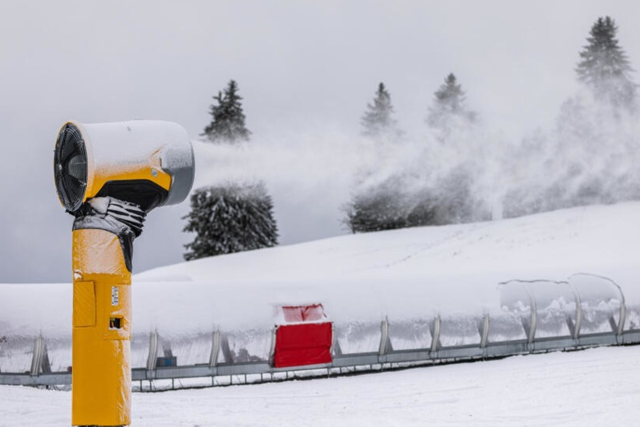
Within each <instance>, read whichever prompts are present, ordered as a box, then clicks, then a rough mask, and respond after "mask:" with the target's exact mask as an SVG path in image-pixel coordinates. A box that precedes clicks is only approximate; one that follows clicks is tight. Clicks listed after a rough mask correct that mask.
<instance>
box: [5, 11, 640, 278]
mask: <svg viewBox="0 0 640 427" xmlns="http://www.w3.org/2000/svg"><path fill="white" fill-rule="evenodd" d="M0 7H1V13H0V32H2V37H0V61H1V67H0V70H1V76H0V95H1V98H0V126H1V129H2V131H3V140H2V142H1V144H2V148H3V154H4V155H3V157H2V158H3V160H4V161H3V164H2V167H0V178H1V180H0V200H1V202H0V203H1V208H0V237H1V238H2V240H3V244H2V245H1V246H0V260H1V261H0V266H1V268H0V282H60V281H69V280H70V277H71V274H70V270H71V225H72V217H71V216H70V215H68V214H66V213H65V212H64V209H63V208H62V207H61V205H60V203H59V201H58V199H57V196H56V192H55V187H54V183H53V173H52V163H53V146H54V142H55V137H56V135H57V132H58V130H59V128H60V127H61V126H62V124H63V123H64V122H65V121H67V120H69V119H75V120H79V121H81V122H86V123H92V122H106V121H121V120H130V119H159V120H169V121H174V122H177V123H179V124H181V125H182V126H184V127H185V129H186V130H187V132H188V133H189V134H190V135H191V137H192V139H193V140H194V141H196V140H198V139H199V135H200V133H201V132H202V130H203V129H204V127H205V126H206V125H207V124H208V123H209V121H210V116H209V114H208V110H209V106H210V105H211V104H212V102H213V99H212V96H214V95H216V94H217V93H218V91H219V90H222V89H223V87H224V86H225V85H226V84H227V82H228V81H229V80H230V79H235V80H236V81H237V82H238V84H239V88H240V95H241V96H242V97H243V98H244V99H243V108H244V112H245V114H246V117H247V126H248V128H249V129H250V130H251V131H252V133H253V135H252V140H251V142H250V143H248V144H243V145H241V146H238V147H230V146H214V145H211V144H206V143H199V142H196V143H195V150H196V167H197V174H196V183H195V186H194V188H195V187H197V186H200V185H207V184H211V183H215V182H220V181H224V180H228V179H230V178H232V179H237V178H243V179H244V178H254V177H257V178H260V179H263V180H264V181H265V183H266V185H267V187H268V189H269V192H270V194H271V195H272V197H273V201H274V206H275V214H276V219H277V222H278V227H279V230H280V243H281V244H291V243H296V242H302V241H306V240H311V239H317V238H323V237H328V236H335V235H339V234H345V233H348V229H347V228H346V227H345V226H344V224H343V223H342V219H343V217H344V212H343V207H344V204H345V203H346V202H347V201H348V199H349V195H350V194H351V192H352V191H353V185H354V177H355V174H356V173H357V172H358V171H360V170H362V169H363V168H365V169H366V168H371V167H372V166H373V165H379V164H380V159H385V163H384V165H385V166H384V168H386V170H382V171H381V172H380V175H377V176H383V175H384V174H385V173H389V174H391V173H393V172H394V170H395V168H394V165H401V167H404V166H405V165H406V164H407V161H409V160H411V159H414V165H415V167H416V169H417V170H419V169H421V167H422V165H423V163H421V162H420V161H419V160H421V159H423V158H424V157H421V156H422V155H423V154H421V153H423V152H424V147H425V145H424V143H425V141H427V142H428V141H430V139H431V138H432V137H431V136H430V135H429V133H428V132H427V131H426V130H425V123H424V120H425V117H426V115H427V111H428V108H429V106H430V105H431V103H432V101H433V93H434V92H435V91H436V90H437V89H438V87H439V86H440V85H441V84H442V81H443V79H444V77H445V76H446V75H447V74H449V73H450V72H453V73H455V75H456V77H457V78H458V81H459V82H460V83H461V84H462V87H463V89H464V90H465V91H466V94H467V105H468V107H469V108H470V109H472V110H473V111H475V112H477V113H478V115H479V117H480V119H481V123H482V130H481V131H478V132H476V133H474V134H472V135H469V134H467V135H461V136H460V138H459V139H458V141H459V142H460V143H461V144H463V143H462V142H461V141H467V142H465V143H464V144H463V145H462V148H461V149H460V150H459V153H463V154H461V156H462V157H460V156H454V158H453V159H452V158H451V152H442V153H439V152H431V153H430V154H429V161H428V162H429V163H428V165H429V167H430V168H431V169H433V168H436V172H437V168H438V167H440V166H441V167H442V168H443V169H447V168H449V167H450V166H451V164H452V162H453V163H455V162H459V161H467V160H469V161H470V160H471V159H473V160H476V161H478V164H480V163H481V164H483V165H484V166H483V168H482V172H481V173H479V174H478V175H477V176H476V178H477V179H476V183H477V184H476V191H477V192H478V194H479V196H478V198H479V199H480V200H483V201H486V203H487V206H488V208H489V210H491V211H496V210H497V211H503V210H504V209H505V207H504V206H502V203H503V200H504V199H505V196H506V195H507V194H509V193H510V192H512V191H514V189H516V188H529V189H531V188H537V185H538V183H539V180H544V179H549V176H550V174H549V171H561V170H563V167H564V166H565V165H564V164H562V163H558V164H553V163H552V164H549V163H548V162H546V160H548V159H550V158H551V159H552V158H553V156H550V153H552V152H551V151H549V150H551V149H549V150H547V151H545V150H540V149H539V148H540V147H541V146H543V147H544V146H547V145H548V144H550V141H552V140H553V137H552V136H549V135H550V133H551V132H552V130H553V129H555V126H556V120H557V118H558V116H559V114H560V111H561V106H562V105H563V103H564V102H565V101H566V100H567V99H568V98H569V97H572V96H575V95H576V94H577V93H578V94H579V93H580V87H579V85H578V83H577V79H576V74H575V66H576V63H577V62H578V60H579V56H578V52H579V51H580V50H581V49H582V47H583V46H585V44H586V37H587V36H588V32H589V29H590V28H591V26H592V24H593V22H594V21H595V20H596V19H597V18H598V17H600V16H605V15H609V16H611V17H612V18H614V19H615V20H616V23H617V25H618V28H619V31H618V33H617V38H618V40H619V41H620V45H621V47H622V48H623V49H624V51H625V52H626V53H627V55H628V58H629V60H630V62H631V65H632V66H636V67H637V66H638V64H639V63H640V29H639V28H638V27H637V26H636V25H635V19H634V18H635V17H637V16H639V13H640V4H636V3H634V2H629V1H577V0H576V1H565V2H561V3H559V2H552V1H536V2H533V1H531V2H513V1H485V2H482V3H481V4H478V2H473V1H471V0H469V1H455V2H448V3H447V4H441V3H439V4H436V2H430V1H428V2H419V1H393V2H391V1H389V2H375V1H349V2H341V1H333V0H329V1H322V2H296V1H271V2H261V1H258V0H255V1H248V0H247V1H215V2H208V1H182V2H168V1H111V2H103V3H97V2H87V1H57V2H55V4H54V3H53V2H44V1H39V2H37V1H27V2H20V3H18V2H8V1H3V2H2V3H1V4H0ZM634 77H636V78H635V80H636V82H637V81H638V78H637V76H634ZM381 81H382V82H384V83H385V85H386V87H387V88H388V90H389V92H390V94H391V97H392V102H393V105H394V108H395V111H396V116H395V118H396V119H397V120H398V125H399V127H400V128H402V129H403V130H404V131H405V132H406V133H407V136H408V142H407V143H406V144H405V145H404V148H403V149H402V150H396V149H392V148H390V147H377V148H372V147H371V146H370V142H368V141H367V140H366V139H364V138H362V137H361V127H360V119H361V117H362V114H363V113H364V111H365V108H366V105H367V103H369V102H371V100H372V98H373V96H374V93H375V90H376V88H377V85H378V83H379V82H381ZM610 134H611V135H613V137H617V136H616V135H618V136H620V137H621V138H623V139H624V138H627V139H629V138H631V137H632V136H633V135H635V134H638V133H637V132H636V126H635V121H634V120H627V121H625V128H624V129H618V128H615V129H611V130H610ZM536 138H537V139H538V140H539V141H542V143H541V144H533V145H532V146H533V147H535V149H531V150H530V151H527V150H526V147H527V145H526V144H522V141H533V140H536ZM632 142H633V141H631V142H630V143H629V144H631V145H632ZM574 148H575V150H576V152H575V156H574V155H573V153H572V154H571V155H570V156H567V157H571V158H576V156H577V157H578V158H580V159H582V160H583V163H585V162H586V163H589V162H592V161H594V160H595V159H601V158H600V157H598V158H595V157H593V156H592V155H590V154H593V151H592V150H589V149H585V148H580V147H574ZM568 149H569V148H568ZM570 149H571V150H573V148H570ZM630 153H635V151H633V150H632V151H624V150H623V151H619V150H618V151H616V152H610V153H607V155H606V156H605V157H606V159H605V160H606V161H602V162H598V164H597V167H598V168H609V169H611V168H612V167H615V168H617V169H618V170H623V171H630V170H634V169H635V168H636V165H635V158H636V157H634V156H631V155H629V154H630ZM580 156H582V157H580ZM461 159H462V160H461ZM425 162H426V160H425ZM424 164H427V163H424ZM543 164H544V165H546V166H545V167H539V165H543ZM438 165H440V166H438ZM487 165H489V166H488V167H487ZM551 175H552V174H551ZM633 176H635V175H633ZM625 179H628V175H625ZM534 193H535V191H533V192H532V191H526V192H525V194H523V195H521V196H518V197H520V198H522V197H528V196H531V195H532V194H534ZM621 198H624V197H621ZM188 209H189V206H188V201H186V202H185V203H183V204H181V205H179V206H174V207H165V208H162V209H158V210H156V211H153V212H152V213H151V214H150V215H149V216H148V219H147V223H146V226H145V229H144V232H143V234H142V236H141V237H140V238H139V239H137V240H136V244H135V251H134V253H135V255H134V272H140V271H143V270H145V269H149V268H152V267H155V266H160V265H166V264H169V263H176V262H181V261H182V254H183V253H184V248H183V244H184V243H187V242H188V241H190V240H191V236H189V235H186V234H184V233H182V228H183V227H184V224H185V221H184V220H182V219H181V217H182V216H184V215H185V214H186V213H187V212H188Z"/></svg>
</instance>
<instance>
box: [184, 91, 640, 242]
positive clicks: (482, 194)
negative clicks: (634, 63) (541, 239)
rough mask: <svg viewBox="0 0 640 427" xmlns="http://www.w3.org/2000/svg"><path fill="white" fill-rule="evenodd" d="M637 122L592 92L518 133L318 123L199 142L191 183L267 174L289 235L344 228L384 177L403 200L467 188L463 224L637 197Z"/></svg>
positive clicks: (441, 196) (481, 127)
mask: <svg viewBox="0 0 640 427" xmlns="http://www.w3.org/2000/svg"><path fill="white" fill-rule="evenodd" d="M639 123H640V121H638V120H637V116H636V115H635V114H632V113H628V112H624V111H612V110H611V109H607V108H604V107H602V106H601V105H600V104H599V103H597V102H595V101H594V100H593V98H592V97H591V95H590V94H589V93H587V92H586V91H585V92H582V93H579V94H577V95H575V96H574V97H572V98H569V100H568V101H567V102H565V103H564V104H563V105H562V106H561V108H559V113H558V118H557V120H556V123H553V124H547V125H546V126H545V127H546V130H544V128H540V129H539V130H537V131H536V132H534V133H533V134H529V135H523V136H522V137H521V138H519V139H509V138H507V137H506V136H505V134H504V133H502V132H501V131H500V130H498V129H492V127H491V123H483V124H475V125H471V126H469V125H465V124H460V125H459V126H456V127H454V128H452V129H451V130H450V132H449V133H448V135H447V136H446V138H442V136H441V135H439V134H437V133H436V131H433V130H430V129H429V128H428V127H427V126H426V125H425V127H424V128H422V129H419V130H417V131H414V132H412V133H405V134H404V136H403V137H402V138H400V139H399V140H379V141H373V140H370V139H367V138H364V137H362V136H359V135H353V134H347V133H345V132H340V131H337V130H335V129H331V130H327V129H318V130H317V131H315V132H306V133H299V132H298V133H288V134H287V133H284V132H281V133H279V134H272V135H269V136H265V137H262V138H256V139H255V140H253V141H251V142H249V143H245V144H238V145H223V144H211V143H203V142H194V146H195V149H196V156H197V158H198V175H197V176H196V183H195V186H194V188H197V187H199V186H204V185H211V184H216V183H220V182H223V181H228V180H236V181H253V180H262V181H264V182H265V183H266V184H267V187H268V188H269V191H270V193H271V194H272V196H273V199H274V204H275V211H276V217H277V219H278V223H279V224H278V225H279V227H280V228H281V232H282V233H281V234H282V235H283V236H284V237H285V239H284V243H291V242H293V241H301V240H307V239H309V238H317V237H321V236H322V237H324V236H327V235H335V234H340V233H344V232H346V231H347V228H346V226H345V225H344V224H343V219H344V218H345V216H346V215H345V206H346V205H347V204H348V203H349V201H350V199H351V196H352V195H353V194H356V193H362V192H365V193H366V192H375V191H376V189H377V188H379V187H380V185H381V184H383V183H385V182H389V181H392V182H393V186H394V187H393V188H394V190H397V192H398V193H400V194H403V195H405V196H406V197H405V198H404V199H406V200H412V197H413V200H415V197H414V196H413V195H424V194H427V195H428V197H430V198H431V197H432V198H433V199H434V200H447V199H453V198H456V197H464V198H465V199H466V200H465V203H466V204H467V206H470V209H471V214H470V215H468V216H467V217H466V218H464V219H462V221H463V222H466V221H479V220H487V219H500V218H502V217H503V216H504V217H514V216H521V215H526V214H530V213H535V212H540V211H547V210H554V209H559V208H565V207H571V206H578V205H586V204H600V203H615V202H619V201H626V200H637V199H639V198H640V168H637V167H636V164H635V159H637V158H640V141H639V135H640V125H639ZM460 177H462V178H460ZM460 194H462V195H463V196H460ZM459 221H460V219H455V218H454V219H452V220H451V221H449V222H459ZM305 225H306V227H305ZM316 226H318V227H316ZM313 227H316V229H317V233H316V234H314V233H313V231H306V233H307V234H308V235H305V231H302V233H301V235H298V237H297V239H294V240H293V241H288V239H287V235H288V234H289V233H288V232H289V229H291V230H294V229H296V231H297V232H298V230H300V229H303V230H304V229H305V228H313ZM318 229H319V230H318ZM289 240H290V239H289Z"/></svg>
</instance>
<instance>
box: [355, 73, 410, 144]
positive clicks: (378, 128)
mask: <svg viewBox="0 0 640 427" xmlns="http://www.w3.org/2000/svg"><path fill="white" fill-rule="evenodd" d="M392 116H393V106H392V105H391V95H389V92H388V91H387V89H386V88H385V86H384V83H380V84H379V85H378V90H377V91H376V96H375V98H374V99H373V104H367V111H365V113H364V116H362V120H361V124H362V127H363V134H364V135H365V136H367V137H370V138H375V139H380V138H394V139H395V138H398V137H400V136H401V132H400V130H399V129H398V126H397V122H396V120H394V119H393V117H392Z"/></svg>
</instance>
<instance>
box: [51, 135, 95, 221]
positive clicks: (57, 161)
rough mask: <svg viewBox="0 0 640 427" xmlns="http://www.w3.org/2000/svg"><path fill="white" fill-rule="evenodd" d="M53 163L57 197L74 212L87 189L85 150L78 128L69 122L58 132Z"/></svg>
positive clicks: (81, 201)
mask: <svg viewBox="0 0 640 427" xmlns="http://www.w3.org/2000/svg"><path fill="white" fill-rule="evenodd" d="M53 163H54V164H53V170H54V179H55V183H56V191H57V192H58V198H59V199H60V202H61V203H62V205H63V206H64V208H65V209H66V210H67V211H69V212H75V211H77V210H78V209H79V208H80V206H81V205H82V203H83V202H84V199H85V197H84V196H85V192H86V189H87V150H86V147H85V143H84V140H83V139H82V135H81V133H80V130H79V129H78V128H77V127H76V126H74V125H73V124H71V123H67V124H65V125H64V126H63V127H62V129H61V130H60V132H59V133H58V139H57V141H56V147H55V152H54V157H53Z"/></svg>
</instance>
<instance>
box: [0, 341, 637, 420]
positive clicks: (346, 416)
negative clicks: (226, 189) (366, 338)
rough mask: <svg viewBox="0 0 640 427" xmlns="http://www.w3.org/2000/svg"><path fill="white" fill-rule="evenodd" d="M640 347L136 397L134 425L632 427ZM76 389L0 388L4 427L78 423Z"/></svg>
mask: <svg viewBox="0 0 640 427" xmlns="http://www.w3.org/2000/svg"><path fill="white" fill-rule="evenodd" d="M638 360H640V346H635V347H612V348H599V349H592V350H586V351H581V352H572V353H551V354H539V355H531V356H519V357H511V358H508V359H504V360H498V361H490V362H478V363H468V364H457V365H445V366H435V367H427V368H415V369H410V370H405V371H396V372H385V373H374V374H365V375H360V376H355V377H340V378H330V379H316V380H312V381H290V382H282V383H273V384H258V385H250V386H231V387H220V388H209V389H198V390H180V391H169V392H164V393H135V394H134V395H133V410H132V411H133V413H132V426H134V427H159V426H172V427H195V426H200V427H205V426H225V427H234V426H251V427H256V426H280V427H286V426H295V427H299V426H300V425H313V426H318V427H321V426H331V427H336V426H349V427H357V426H366V427H372V426H403V427H407V426H420V427H422V426H428V425H430V426H450V427H462V426H464V427H469V426H487V427H495V426H563V427H572V426H575V427H589V426H598V427H601V426H632V425H637V423H638V420H639V419H640V405H639V404H638V403H639V399H640V369H638ZM70 408H71V393H69V392H62V391H50V390H37V389H30V388H22V387H9V386H2V387H0V426H11V427H17V426H39V427H54V426H55V427H60V426H65V425H70V417H71V416H70Z"/></svg>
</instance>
